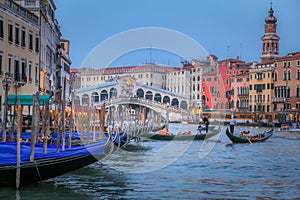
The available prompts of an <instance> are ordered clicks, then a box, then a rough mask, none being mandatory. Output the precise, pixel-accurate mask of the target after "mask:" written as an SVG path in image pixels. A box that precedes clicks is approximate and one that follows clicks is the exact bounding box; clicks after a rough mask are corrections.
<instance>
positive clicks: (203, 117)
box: [202, 115, 209, 133]
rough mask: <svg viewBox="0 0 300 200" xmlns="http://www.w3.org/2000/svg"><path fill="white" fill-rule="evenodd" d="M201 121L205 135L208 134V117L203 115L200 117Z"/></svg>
mask: <svg viewBox="0 0 300 200" xmlns="http://www.w3.org/2000/svg"><path fill="white" fill-rule="evenodd" d="M202 121H203V124H204V125H205V131H206V133H208V125H209V121H208V117H207V116H205V115H202Z"/></svg>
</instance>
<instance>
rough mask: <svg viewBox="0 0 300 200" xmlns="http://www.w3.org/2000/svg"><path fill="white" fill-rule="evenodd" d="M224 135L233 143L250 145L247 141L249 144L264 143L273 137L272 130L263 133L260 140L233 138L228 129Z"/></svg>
mask: <svg viewBox="0 0 300 200" xmlns="http://www.w3.org/2000/svg"><path fill="white" fill-rule="evenodd" d="M226 135H227V137H228V138H229V139H230V140H231V141H232V142H233V143H250V142H249V140H250V141H251V143H255V142H264V141H266V140H267V139H269V138H270V137H271V136H272V135H273V129H271V130H269V131H267V132H266V133H264V134H263V135H264V136H263V137H262V138H258V137H257V138H255V137H253V138H249V139H246V138H241V137H238V136H235V135H233V134H232V133H230V131H229V130H228V128H227V129H226Z"/></svg>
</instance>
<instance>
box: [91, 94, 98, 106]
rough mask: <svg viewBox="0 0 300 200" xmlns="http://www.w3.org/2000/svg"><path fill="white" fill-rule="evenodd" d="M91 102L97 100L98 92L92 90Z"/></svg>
mask: <svg viewBox="0 0 300 200" xmlns="http://www.w3.org/2000/svg"><path fill="white" fill-rule="evenodd" d="M92 102H95V103H96V102H99V94H98V92H93V93H92Z"/></svg>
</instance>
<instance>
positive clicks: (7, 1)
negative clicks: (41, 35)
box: [4, 0, 39, 25]
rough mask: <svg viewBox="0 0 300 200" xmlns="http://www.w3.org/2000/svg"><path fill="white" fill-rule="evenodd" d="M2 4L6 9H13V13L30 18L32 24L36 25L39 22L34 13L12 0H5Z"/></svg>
mask: <svg viewBox="0 0 300 200" xmlns="http://www.w3.org/2000/svg"><path fill="white" fill-rule="evenodd" d="M4 5H5V7H6V8H7V9H9V10H11V11H13V12H14V13H16V14H18V15H20V16H22V17H24V18H26V19H28V20H30V21H31V22H33V23H34V24H36V25H38V24H39V18H38V17H37V16H36V15H34V14H33V13H31V12H30V11H28V10H26V9H25V8H23V7H22V6H20V5H19V4H17V3H15V2H14V1H12V0H5V2H4Z"/></svg>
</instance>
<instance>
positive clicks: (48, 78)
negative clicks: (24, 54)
mask: <svg viewBox="0 0 300 200" xmlns="http://www.w3.org/2000/svg"><path fill="white" fill-rule="evenodd" d="M17 2H19V4H20V5H21V6H23V7H24V8H26V9H27V10H29V11H31V12H32V13H34V14H36V15H37V16H38V17H39V24H40V62H39V65H40V91H41V92H42V93H48V94H53V93H56V92H59V90H58V89H59V88H60V86H59V85H56V83H59V81H58V80H56V72H57V70H60V60H59V56H60V51H61V50H60V38H61V35H62V34H61V31H60V27H59V24H58V21H57V20H56V18H55V11H56V6H55V3H54V1H53V0H43V1H40V0H18V1H17ZM58 78H59V77H58Z"/></svg>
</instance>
